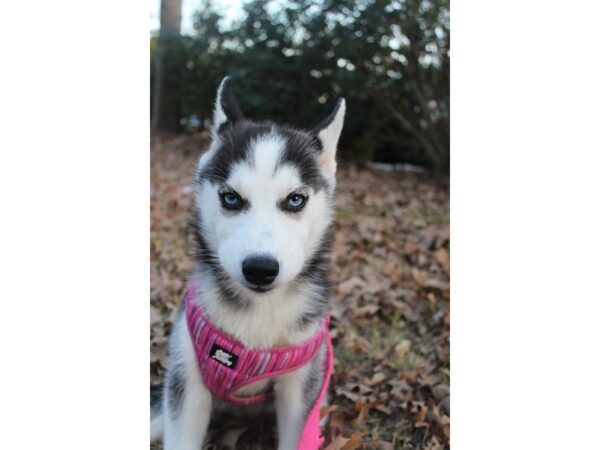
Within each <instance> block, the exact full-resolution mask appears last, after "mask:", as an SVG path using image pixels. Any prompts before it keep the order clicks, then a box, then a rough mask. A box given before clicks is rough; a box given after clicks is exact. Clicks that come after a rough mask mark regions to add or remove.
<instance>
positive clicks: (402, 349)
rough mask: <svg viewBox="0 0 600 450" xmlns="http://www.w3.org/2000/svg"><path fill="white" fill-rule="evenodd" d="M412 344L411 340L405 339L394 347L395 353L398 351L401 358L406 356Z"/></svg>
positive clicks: (397, 353)
mask: <svg viewBox="0 0 600 450" xmlns="http://www.w3.org/2000/svg"><path fill="white" fill-rule="evenodd" d="M410 345H411V344H410V341H409V340H408V339H404V340H402V341H400V343H399V344H397V345H396V346H395V347H394V353H396V355H397V356H398V357H399V358H404V355H406V354H407V353H408V352H409V350H410Z"/></svg>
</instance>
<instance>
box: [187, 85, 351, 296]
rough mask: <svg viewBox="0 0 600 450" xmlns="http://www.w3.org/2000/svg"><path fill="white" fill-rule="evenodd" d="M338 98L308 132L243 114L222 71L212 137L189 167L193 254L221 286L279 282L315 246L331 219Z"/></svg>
mask: <svg viewBox="0 0 600 450" xmlns="http://www.w3.org/2000/svg"><path fill="white" fill-rule="evenodd" d="M345 109H346V107H345V102H344V100H343V99H341V100H339V101H338V103H337V105H336V107H335V109H334V111H333V112H332V114H331V115H330V116H329V117H328V118H327V119H325V120H324V121H323V122H321V124H319V125H318V126H317V127H316V128H314V129H313V130H311V131H299V130H293V129H290V128H285V127H280V126H277V125H273V124H269V123H254V122H251V121H249V120H247V119H245V118H244V116H243V115H242V112H241V110H240V108H239V106H238V103H237V102H236V100H235V98H234V96H233V92H232V90H231V86H230V81H229V79H228V78H225V79H224V80H223V82H222V83H221V85H220V86H219V89H218V92H217V99H216V102H215V110H214V116H213V125H212V130H211V133H212V143H211V146H210V148H209V150H208V151H207V152H206V153H205V154H204V155H202V157H201V158H200V161H199V163H198V169H197V176H196V179H197V190H196V204H197V207H198V214H199V218H198V220H199V225H200V226H199V229H200V234H201V236H200V247H201V248H200V253H201V258H202V260H203V261H204V262H206V263H208V264H209V265H210V266H211V267H213V268H214V269H216V270H217V271H218V272H219V273H220V275H221V279H222V280H223V281H225V282H226V283H228V286H229V288H233V289H236V290H238V291H243V292H245V293H246V294H249V295H252V296H254V295H259V294H262V293H265V292H268V291H272V290H276V289H278V288H281V287H283V286H285V285H287V284H289V283H290V282H292V281H293V280H295V279H296V278H297V277H298V275H299V274H300V273H301V272H302V271H303V268H305V267H306V265H307V262H308V261H309V260H310V258H311V257H312V256H314V254H315V252H316V251H318V249H319V248H320V246H321V244H322V240H323V238H324V236H325V234H326V232H327V229H328V227H329V224H330V221H331V218H330V217H331V207H332V196H333V191H334V187H335V172H336V160H335V155H336V148H337V143H338V139H339V137H340V133H341V131H342V125H343V121H344V113H345Z"/></svg>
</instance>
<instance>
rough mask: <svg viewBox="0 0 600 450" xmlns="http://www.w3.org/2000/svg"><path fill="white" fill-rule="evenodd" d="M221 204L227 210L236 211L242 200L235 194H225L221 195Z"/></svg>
mask: <svg viewBox="0 0 600 450" xmlns="http://www.w3.org/2000/svg"><path fill="white" fill-rule="evenodd" d="M221 204H222V205H223V207H225V208H227V209H238V208H239V207H240V206H242V200H241V199H240V197H239V196H237V195H236V194H232V193H231V192H226V193H224V194H221Z"/></svg>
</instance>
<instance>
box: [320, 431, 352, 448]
mask: <svg viewBox="0 0 600 450" xmlns="http://www.w3.org/2000/svg"><path fill="white" fill-rule="evenodd" d="M349 440H350V439H349V438H345V437H344V436H342V435H341V434H340V435H339V436H337V437H336V438H335V439H334V440H333V441H331V443H330V444H329V445H328V446H327V447H325V450H342V448H344V445H346V442H348V441H349Z"/></svg>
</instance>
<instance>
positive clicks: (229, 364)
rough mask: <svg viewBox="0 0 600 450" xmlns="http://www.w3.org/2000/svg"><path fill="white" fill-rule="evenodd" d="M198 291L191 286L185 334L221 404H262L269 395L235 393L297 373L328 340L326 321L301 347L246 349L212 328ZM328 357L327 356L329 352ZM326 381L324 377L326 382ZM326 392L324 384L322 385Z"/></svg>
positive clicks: (203, 375)
mask: <svg viewBox="0 0 600 450" xmlns="http://www.w3.org/2000/svg"><path fill="white" fill-rule="evenodd" d="M196 297H197V290H196V289H195V288H194V284H193V283H192V285H191V286H190V289H189V290H188V294H187V297H186V303H185V315H186V319H187V326H188V331H189V333H190V337H191V338H192V342H193V343H194V350H195V352H196V361H197V362H198V367H199V368H200V373H201V374H202V378H203V380H204V383H205V384H206V386H207V387H208V389H209V390H210V391H211V392H212V393H213V394H214V395H216V396H217V397H218V398H220V399H221V400H224V401H226V402H229V403H233V404H236V405H249V404H254V403H259V402H263V401H265V400H268V399H270V398H271V397H272V392H266V393H263V394H259V395H255V396H253V397H237V396H236V395H235V392H236V391H238V390H239V389H241V388H242V387H244V386H247V385H249V384H252V383H255V382H256V381H259V380H262V379H265V378H272V377H275V376H278V375H281V374H284V373H287V372H291V371H293V370H296V369H298V368H300V367H302V366H304V365H305V364H307V363H308V362H309V361H310V360H311V359H312V358H313V357H314V356H315V355H316V354H317V352H318V351H319V348H320V347H321V343H322V342H323V339H328V345H330V341H331V337H330V336H329V317H327V318H326V319H325V320H324V321H323V324H322V326H321V327H320V328H319V330H318V331H317V332H316V333H315V334H314V335H313V336H312V337H311V338H310V339H308V340H306V341H305V342H304V343H302V344H299V345H290V346H284V347H272V348H268V349H251V348H247V347H245V346H244V344H242V343H241V342H239V341H237V340H236V339H234V338H233V337H231V336H229V335H228V334H226V333H224V332H223V331H221V330H220V329H219V328H217V326H216V325H215V324H213V323H212V322H211V321H210V319H209V318H208V316H207V315H206V313H205V312H204V311H203V310H202V308H201V306H200V304H199V302H198V301H197V298H196ZM328 353H329V352H328ZM328 380H329V377H328V376H327V378H326V381H328ZM324 385H325V386H324V387H325V389H326V388H327V383H324Z"/></svg>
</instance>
